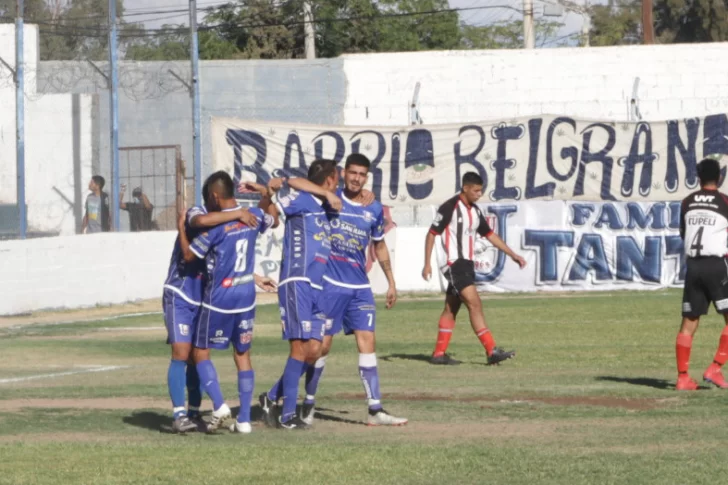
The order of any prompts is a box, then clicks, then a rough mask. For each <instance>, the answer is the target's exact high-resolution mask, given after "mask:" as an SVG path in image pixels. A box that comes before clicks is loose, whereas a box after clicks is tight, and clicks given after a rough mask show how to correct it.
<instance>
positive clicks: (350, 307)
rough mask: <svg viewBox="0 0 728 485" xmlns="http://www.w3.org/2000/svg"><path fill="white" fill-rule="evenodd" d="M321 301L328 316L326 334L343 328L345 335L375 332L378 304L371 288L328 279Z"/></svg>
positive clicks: (332, 333) (335, 332) (337, 331)
mask: <svg viewBox="0 0 728 485" xmlns="http://www.w3.org/2000/svg"><path fill="white" fill-rule="evenodd" d="M321 295H322V298H321V300H320V302H319V305H320V306H321V309H322V310H323V312H324V314H325V315H326V317H327V318H329V319H330V320H332V322H331V325H327V328H326V335H336V334H337V333H339V332H341V330H342V328H343V330H344V334H345V335H351V334H352V333H354V331H355V330H356V331H358V330H363V331H368V332H374V329H375V327H376V324H377V312H376V310H377V306H376V303H374V294H373V293H372V289H371V288H344V287H342V286H337V285H334V284H332V283H329V282H328V281H326V282H324V291H323V292H321Z"/></svg>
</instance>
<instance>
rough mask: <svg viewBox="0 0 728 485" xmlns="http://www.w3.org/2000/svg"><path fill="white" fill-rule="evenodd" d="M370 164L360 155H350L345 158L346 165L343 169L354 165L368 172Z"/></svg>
mask: <svg viewBox="0 0 728 485" xmlns="http://www.w3.org/2000/svg"><path fill="white" fill-rule="evenodd" d="M371 164H372V162H370V161H369V159H368V158H367V157H366V156H365V155H362V154H361V153H352V154H351V155H349V156H348V157H346V163H345V164H344V169H347V168H349V166H351V165H355V166H357V167H364V168H366V169H367V171H369V167H370V166H371Z"/></svg>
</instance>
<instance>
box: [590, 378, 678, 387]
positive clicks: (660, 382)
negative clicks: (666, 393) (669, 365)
mask: <svg viewBox="0 0 728 485" xmlns="http://www.w3.org/2000/svg"><path fill="white" fill-rule="evenodd" d="M596 380H598V381H609V382H619V383H622V384H632V385H633V386H644V387H652V388H654V389H674V388H675V382H671V381H668V380H665V379H655V378H652V377H618V376H598V377H597V378H596Z"/></svg>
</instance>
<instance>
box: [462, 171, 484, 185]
mask: <svg viewBox="0 0 728 485" xmlns="http://www.w3.org/2000/svg"><path fill="white" fill-rule="evenodd" d="M466 185H483V177H481V176H480V175H478V174H477V173H475V172H468V173H466V174H465V175H463V187H465V186H466Z"/></svg>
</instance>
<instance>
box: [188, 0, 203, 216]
mask: <svg viewBox="0 0 728 485" xmlns="http://www.w3.org/2000/svg"><path fill="white" fill-rule="evenodd" d="M190 61H191V66H190V67H191V70H192V86H191V87H190V97H191V98H192V159H193V165H194V168H193V171H194V174H195V205H198V206H199V205H202V140H201V139H200V62H199V61H200V51H199V45H198V42H197V1H196V0H190Z"/></svg>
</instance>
